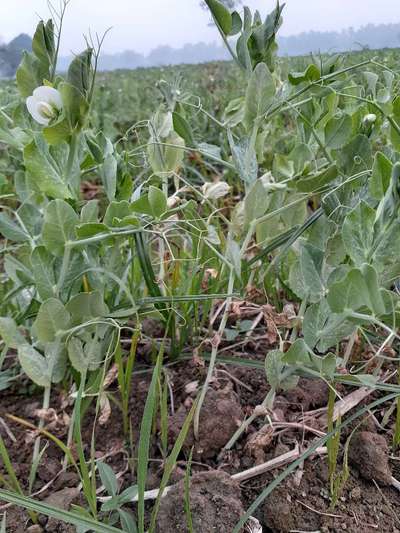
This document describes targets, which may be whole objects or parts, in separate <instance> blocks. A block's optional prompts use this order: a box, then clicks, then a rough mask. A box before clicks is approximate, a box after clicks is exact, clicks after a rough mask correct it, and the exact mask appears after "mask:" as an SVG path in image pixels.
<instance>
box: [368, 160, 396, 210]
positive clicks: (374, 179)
mask: <svg viewBox="0 0 400 533" xmlns="http://www.w3.org/2000/svg"><path fill="white" fill-rule="evenodd" d="M392 168H393V165H392V163H391V162H390V160H389V159H388V158H387V157H386V156H385V155H384V154H383V153H382V152H377V153H376V154H375V158H374V166H373V167H372V175H371V178H370V180H369V193H370V195H371V196H372V197H373V198H375V199H376V200H381V199H382V198H383V196H384V195H385V192H386V191H387V189H388V187H389V185H390V178H391V175H392Z"/></svg>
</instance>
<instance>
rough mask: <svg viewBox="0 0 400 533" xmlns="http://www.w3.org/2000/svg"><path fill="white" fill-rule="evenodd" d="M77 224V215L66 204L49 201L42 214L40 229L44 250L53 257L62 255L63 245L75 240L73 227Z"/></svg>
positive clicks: (59, 201)
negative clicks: (42, 220)
mask: <svg viewBox="0 0 400 533" xmlns="http://www.w3.org/2000/svg"><path fill="white" fill-rule="evenodd" d="M78 223H79V218H78V215H77V214H76V213H75V211H74V210H73V208H72V207H71V206H70V205H69V204H67V202H64V201H63V200H53V201H51V202H50V203H49V204H48V206H47V208H46V211H45V214H44V223H43V229H42V239H43V242H44V244H45V246H46V248H47V249H48V250H50V252H51V253H53V254H54V255H58V256H61V255H63V253H64V247H65V244H66V243H67V242H70V241H73V240H75V227H76V226H77V224H78Z"/></svg>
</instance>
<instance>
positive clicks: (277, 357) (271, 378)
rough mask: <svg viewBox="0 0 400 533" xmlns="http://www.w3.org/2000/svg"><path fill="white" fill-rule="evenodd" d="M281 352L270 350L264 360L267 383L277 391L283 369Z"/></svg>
mask: <svg viewBox="0 0 400 533" xmlns="http://www.w3.org/2000/svg"><path fill="white" fill-rule="evenodd" d="M282 358H283V352H281V351H280V350H271V351H270V352H268V354H267V357H266V358H265V372H266V374H267V381H268V383H269V385H270V386H271V387H272V388H273V389H275V390H276V389H278V388H279V385H280V382H281V375H282V371H283V368H284V364H283V362H282Z"/></svg>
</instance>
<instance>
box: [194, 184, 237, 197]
mask: <svg viewBox="0 0 400 533" xmlns="http://www.w3.org/2000/svg"><path fill="white" fill-rule="evenodd" d="M201 190H202V193H203V195H204V197H205V198H207V199H209V200H217V199H218V198H223V197H224V196H226V195H227V194H228V193H229V191H230V190H231V188H230V187H229V185H228V184H227V183H226V182H225V181H217V182H216V183H205V184H204V185H203V187H202V188H201Z"/></svg>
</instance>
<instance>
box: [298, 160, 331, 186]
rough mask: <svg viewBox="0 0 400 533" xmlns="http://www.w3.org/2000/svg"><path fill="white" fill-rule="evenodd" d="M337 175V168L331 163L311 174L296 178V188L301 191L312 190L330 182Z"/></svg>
mask: <svg viewBox="0 0 400 533" xmlns="http://www.w3.org/2000/svg"><path fill="white" fill-rule="evenodd" d="M337 176H338V169H337V166H336V165H331V166H330V167H328V168H327V169H325V170H323V171H321V172H318V173H317V174H315V175H313V176H307V177H305V178H303V177H301V178H300V179H298V180H296V182H295V185H296V188H297V189H298V190H299V191H301V192H314V191H316V190H318V189H320V188H321V187H324V186H325V185H327V184H328V183H331V182H332V181H333V180H335V179H336V178H337Z"/></svg>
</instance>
